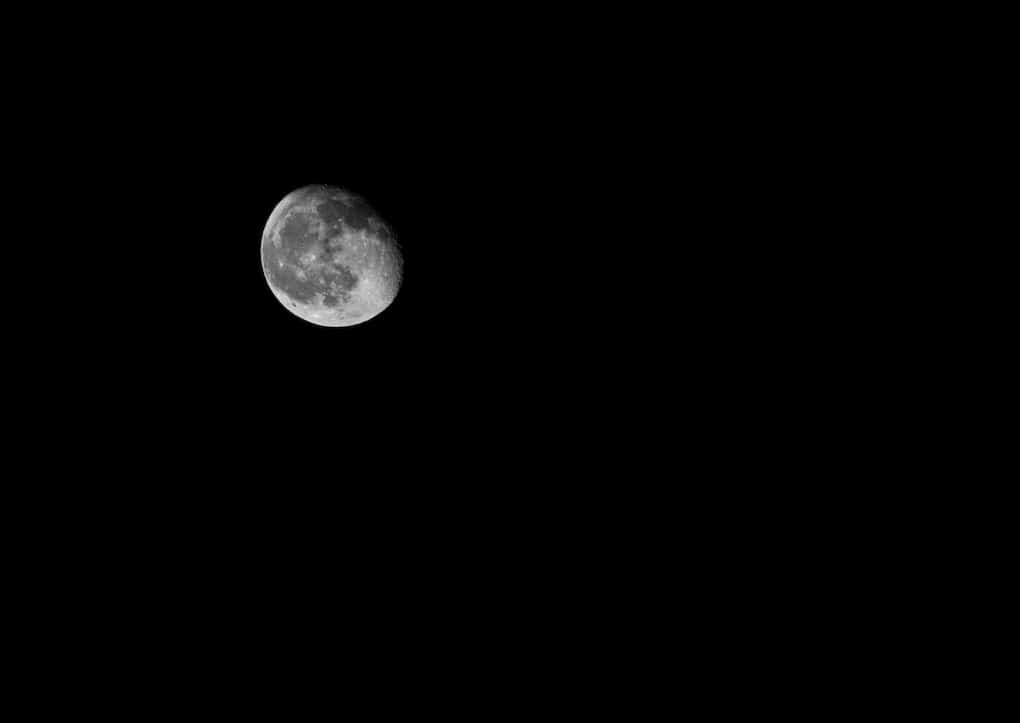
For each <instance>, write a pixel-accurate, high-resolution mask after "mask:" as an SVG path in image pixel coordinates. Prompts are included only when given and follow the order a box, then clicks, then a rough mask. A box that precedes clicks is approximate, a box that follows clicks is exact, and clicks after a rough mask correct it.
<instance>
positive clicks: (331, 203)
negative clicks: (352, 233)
mask: <svg viewBox="0 0 1020 723" xmlns="http://www.w3.org/2000/svg"><path fill="white" fill-rule="evenodd" d="M315 210H316V211H318V213H319V218H321V219H322V220H323V221H324V222H326V223H327V224H329V225H330V226H332V225H333V224H335V223H336V222H337V221H339V220H341V219H342V220H343V222H344V223H346V224H347V225H348V226H350V227H351V228H353V229H367V228H368V219H369V217H370V216H372V209H370V208H369V207H368V205H367V204H366V203H365V202H364V201H362V200H360V199H351V200H350V201H347V202H344V201H337V200H335V199H329V200H326V201H323V202H322V203H320V204H319V205H318V206H316V208H315Z"/></svg>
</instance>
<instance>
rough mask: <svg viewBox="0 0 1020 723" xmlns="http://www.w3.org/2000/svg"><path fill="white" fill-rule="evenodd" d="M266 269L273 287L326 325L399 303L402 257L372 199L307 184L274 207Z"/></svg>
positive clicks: (265, 245)
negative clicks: (397, 299) (369, 201)
mask: <svg viewBox="0 0 1020 723" xmlns="http://www.w3.org/2000/svg"><path fill="white" fill-rule="evenodd" d="M262 268H263V271H265V275H266V281H267V282H268V283H269V288H270V289H272V291H273V293H274V294H275V295H276V297H277V298H278V299H279V300H280V302H281V303H282V304H283V305H284V306H285V307H287V308H288V309H289V310H290V311H291V312H293V313H294V314H295V315H297V316H299V317H301V318H302V319H306V320H308V321H310V322H312V323H314V324H318V325H320V326H353V325H355V324H360V323H362V322H364V321H368V320H369V319H371V318H373V317H375V316H378V315H379V314H380V313H381V312H382V311H383V310H384V309H386V307H388V306H389V305H390V304H391V303H393V300H394V298H396V295H397V291H398V290H399V288H400V280H401V275H402V271H403V258H402V255H401V252H400V246H399V244H398V243H397V240H396V238H395V237H394V235H393V233H392V231H391V229H390V227H389V226H388V225H387V224H386V222H385V221H383V219H381V218H380V217H379V215H378V214H376V213H375V211H374V210H373V209H372V207H371V206H370V205H369V204H368V202H367V201H366V200H365V199H363V198H361V197H359V196H356V195H354V194H351V193H348V192H346V191H344V190H341V189H338V188H332V187H328V186H306V187H305V188H301V189H298V190H296V191H294V192H293V193H290V194H288V195H287V196H286V197H285V198H284V199H283V200H282V201H280V202H279V203H278V204H277V205H276V208H275V209H274V210H273V212H272V214H270V216H269V220H268V221H267V222H266V227H265V231H264V232H263V234H262Z"/></svg>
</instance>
